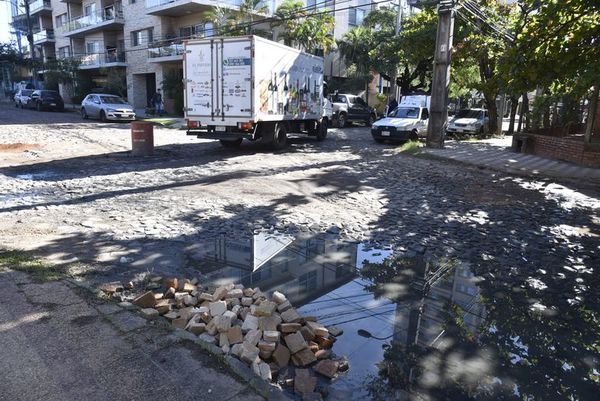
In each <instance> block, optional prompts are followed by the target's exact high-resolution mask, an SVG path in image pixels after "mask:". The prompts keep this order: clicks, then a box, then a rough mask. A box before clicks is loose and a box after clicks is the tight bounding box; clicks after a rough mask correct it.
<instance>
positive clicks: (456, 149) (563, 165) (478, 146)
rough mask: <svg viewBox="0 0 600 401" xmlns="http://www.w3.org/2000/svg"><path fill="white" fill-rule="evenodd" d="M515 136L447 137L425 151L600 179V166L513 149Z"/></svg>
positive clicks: (509, 168) (503, 167)
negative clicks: (482, 138) (586, 165)
mask: <svg viewBox="0 0 600 401" xmlns="http://www.w3.org/2000/svg"><path fill="white" fill-rule="evenodd" d="M511 143H512V137H510V136H507V137H504V138H493V139H486V140H481V141H446V143H445V145H446V148H445V149H430V148H423V152H424V153H428V154H431V155H434V156H436V157H440V158H443V159H450V160H455V161H458V162H463V163H467V164H473V165H475V166H482V167H488V168H492V169H495V170H499V171H504V172H507V173H517V174H525V175H531V176H538V177H558V178H569V179H582V178H583V179H589V180H600V169H595V168H589V167H583V166H579V165H576V164H572V163H568V162H563V161H559V160H553V159H546V158H543V157H540V156H535V155H529V154H524V153H516V152H513V151H512V150H511V148H510V147H511Z"/></svg>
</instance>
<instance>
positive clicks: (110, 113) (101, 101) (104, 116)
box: [81, 93, 135, 121]
mask: <svg viewBox="0 0 600 401" xmlns="http://www.w3.org/2000/svg"><path fill="white" fill-rule="evenodd" d="M81 116H82V117H83V118H90V117H92V118H99V119H100V120H102V121H108V120H113V121H133V120H135V110H134V109H133V107H132V106H131V105H129V104H128V103H127V102H126V101H125V100H123V99H122V98H121V97H119V96H115V95H106V94H103V93H90V94H89V95H87V96H86V97H85V99H83V102H81Z"/></svg>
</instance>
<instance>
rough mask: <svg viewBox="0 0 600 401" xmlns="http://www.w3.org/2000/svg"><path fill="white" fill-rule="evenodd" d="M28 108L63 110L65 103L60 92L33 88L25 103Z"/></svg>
mask: <svg viewBox="0 0 600 401" xmlns="http://www.w3.org/2000/svg"><path fill="white" fill-rule="evenodd" d="M25 107H27V108H28V109H36V110H37V111H42V110H54V111H64V109H65V103H64V102H63V99H62V97H61V96H60V93H58V92H57V91H50V90H34V91H33V93H32V94H31V97H30V98H29V100H28V102H27V103H26V104H25Z"/></svg>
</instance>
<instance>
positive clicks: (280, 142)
mask: <svg viewBox="0 0 600 401" xmlns="http://www.w3.org/2000/svg"><path fill="white" fill-rule="evenodd" d="M286 146H287V132H286V130H285V127H284V126H283V125H282V124H276V125H275V131H274V132H273V141H271V143H269V147H270V148H271V149H273V150H281V149H283V148H285V147H286Z"/></svg>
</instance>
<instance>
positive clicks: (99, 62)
mask: <svg viewBox="0 0 600 401" xmlns="http://www.w3.org/2000/svg"><path fill="white" fill-rule="evenodd" d="M80 61H81V64H80V65H79V69H80V70H91V69H94V68H109V67H126V66H127V63H126V62H125V52H123V51H116V50H115V51H109V52H106V53H95V54H86V55H85V56H82V57H80Z"/></svg>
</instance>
